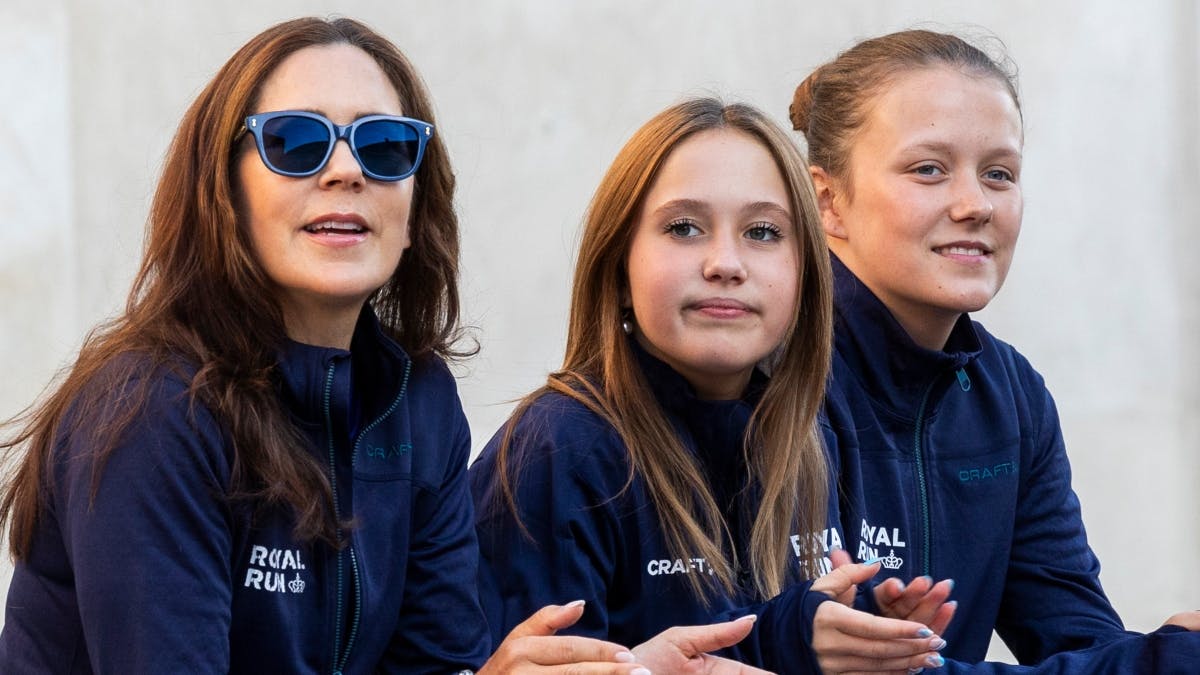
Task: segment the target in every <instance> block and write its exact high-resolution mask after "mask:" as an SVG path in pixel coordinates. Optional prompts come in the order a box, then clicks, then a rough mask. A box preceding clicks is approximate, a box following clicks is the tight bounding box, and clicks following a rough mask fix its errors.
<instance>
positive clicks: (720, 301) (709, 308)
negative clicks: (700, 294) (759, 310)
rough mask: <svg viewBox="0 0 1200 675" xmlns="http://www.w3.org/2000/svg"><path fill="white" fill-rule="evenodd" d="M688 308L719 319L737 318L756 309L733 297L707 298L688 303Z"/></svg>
mask: <svg viewBox="0 0 1200 675" xmlns="http://www.w3.org/2000/svg"><path fill="white" fill-rule="evenodd" d="M687 308H688V309H690V310H692V311H694V312H698V313H700V314H703V315H705V316H709V317H712V318H717V319H736V318H739V317H742V316H745V315H747V314H750V313H752V312H753V311H754V308H753V307H751V306H750V305H747V304H746V303H744V302H742V301H740V300H734V299H733V298H705V299H704V300H697V301H696V302H693V303H690V304H688V305H687Z"/></svg>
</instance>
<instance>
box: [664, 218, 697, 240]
mask: <svg viewBox="0 0 1200 675" xmlns="http://www.w3.org/2000/svg"><path fill="white" fill-rule="evenodd" d="M663 231H664V232H666V233H667V234H669V235H671V236H673V237H679V238H680V239H686V238H688V237H694V236H696V235H698V234H700V228H699V227H697V226H696V223H695V221H692V220H690V219H688V218H679V219H677V220H672V221H671V222H669V223H667V225H666V227H664V228H663Z"/></svg>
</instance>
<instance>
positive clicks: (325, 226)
mask: <svg viewBox="0 0 1200 675" xmlns="http://www.w3.org/2000/svg"><path fill="white" fill-rule="evenodd" d="M304 229H306V230H308V231H309V232H321V231H324V230H332V231H334V232H362V230H363V228H362V226H361V225H356V224H354V223H341V222H327V223H313V224H312V225H309V226H308V227H305V228H304Z"/></svg>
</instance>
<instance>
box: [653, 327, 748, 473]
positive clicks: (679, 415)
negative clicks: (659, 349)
mask: <svg viewBox="0 0 1200 675" xmlns="http://www.w3.org/2000/svg"><path fill="white" fill-rule="evenodd" d="M629 344H630V347H631V349H632V350H633V353H634V354H635V355H636V357H637V360H638V364H639V365H640V366H641V369H642V374H643V376H645V378H646V382H647V383H648V384H649V385H650V390H651V392H652V393H653V394H654V398H655V399H656V400H657V401H658V404H659V405H660V406H662V409H663V411H664V412H666V414H667V417H668V419H669V420H670V421H671V423H672V424H673V425H674V426H675V428H676V430H677V431H678V432H679V433H680V434H681V436H682V438H683V439H684V441H685V445H686V446H688V447H689V448H690V449H691V450H692V452H694V453H695V454H696V456H697V457H698V458H699V459H701V460H702V461H703V462H704V463H705V464H706V465H707V466H709V467H710V470H717V471H723V470H726V469H730V468H733V467H735V466H736V465H740V464H741V462H742V439H743V437H744V435H745V432H746V425H747V424H749V422H750V416H751V415H752V414H753V412H754V407H755V406H756V405H757V404H758V401H759V400H760V399H761V398H762V395H763V392H764V391H765V390H766V388H767V383H768V382H769V378H768V377H767V376H766V375H765V374H763V372H762V371H761V370H759V369H758V368H755V369H754V372H753V373H752V374H751V375H750V383H749V384H748V385H747V387H746V391H745V392H744V393H743V394H742V397H741V398H740V399H735V400H730V401H709V400H704V399H701V398H699V397H697V396H696V390H695V389H694V388H693V387H692V385H691V384H689V383H688V381H687V380H686V379H685V378H684V377H683V376H682V375H680V374H679V373H677V372H675V369H673V368H671V366H669V365H667V364H666V363H664V362H663V361H661V360H659V359H658V358H656V357H654V356H653V355H651V354H650V353H649V352H647V351H646V350H645V349H643V348H642V346H641V344H639V343H638V341H637V340H636V339H635V338H632V337H630V338H629Z"/></svg>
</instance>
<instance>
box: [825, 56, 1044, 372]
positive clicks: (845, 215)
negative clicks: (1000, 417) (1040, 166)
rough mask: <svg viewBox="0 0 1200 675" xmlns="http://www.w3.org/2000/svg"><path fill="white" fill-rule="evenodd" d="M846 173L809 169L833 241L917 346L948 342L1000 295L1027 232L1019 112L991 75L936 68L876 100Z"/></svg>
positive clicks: (897, 83) (900, 81)
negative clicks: (956, 328) (963, 318)
mask: <svg viewBox="0 0 1200 675" xmlns="http://www.w3.org/2000/svg"><path fill="white" fill-rule="evenodd" d="M869 105H870V106H871V107H870V110H871V112H870V113H869V115H868V117H867V121H866V123H865V124H864V125H863V126H862V128H861V129H859V131H858V132H857V134H856V136H855V137H854V139H853V141H852V146H851V151H850V158H849V165H848V169H847V174H848V175H847V176H846V177H844V178H843V179H838V178H833V177H831V176H828V175H826V174H825V173H824V171H823V170H822V169H820V168H816V167H814V169H813V178H814V182H815V183H816V186H817V194H818V199H819V202H820V206H821V215H822V221H823V223H824V226H825V231H826V234H827V235H828V236H829V246H830V248H831V249H832V250H833V252H834V253H836V254H837V256H838V257H839V258H841V260H842V261H843V262H844V263H845V264H846V266H847V267H849V268H850V269H851V270H852V271H853V272H854V274H855V275H856V276H857V277H858V278H859V279H861V280H862V282H863V283H864V284H866V285H867V287H868V288H870V289H871V291H872V292H873V293H875V295H876V296H878V297H879V299H880V300H882V301H883V303H884V304H885V305H887V307H888V309H889V310H891V312H892V314H893V315H895V317H896V319H897V320H898V321H899V322H900V323H901V325H903V326H904V328H905V329H906V330H907V331H908V333H909V334H910V335H911V336H912V337H913V339H914V340H915V341H916V342H917V343H918V344H920V345H922V346H925V347H927V348H930V349H941V348H942V347H943V346H945V342H946V339H947V338H948V337H949V334H950V329H951V328H952V327H953V325H954V322H955V321H956V320H957V319H958V317H959V315H961V314H962V313H963V312H971V311H975V310H979V309H982V308H983V307H984V306H985V305H987V303H988V302H989V301H991V299H992V297H993V296H994V295H995V294H996V292H997V291H999V290H1000V286H1001V284H1003V283H1004V277H1005V276H1006V275H1007V274H1008V268H1009V264H1010V263H1011V262H1012V254H1013V248H1014V247H1015V246H1016V243H1017V235H1018V233H1019V232H1020V229H1021V211H1022V208H1023V202H1022V198H1021V184H1020V181H1019V179H1020V175H1021V147H1022V132H1021V117H1020V113H1019V111H1018V110H1017V107H1016V104H1015V102H1014V101H1013V99H1012V97H1011V96H1010V95H1009V93H1008V90H1007V89H1006V88H1005V86H1004V84H1003V83H1002V82H1000V81H999V80H997V79H995V78H992V77H983V76H978V75H974V74H967V73H964V72H962V71H960V70H957V69H954V68H948V67H933V68H926V69H922V70H917V71H913V72H909V73H905V74H901V75H899V76H898V77H897V78H896V79H895V80H894V81H893V82H892V83H891V84H889V85H887V86H886V87H885V88H884V89H883V91H882V92H881V93H880V94H878V95H877V96H875V98H874V99H873V100H872V101H870V103H869Z"/></svg>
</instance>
